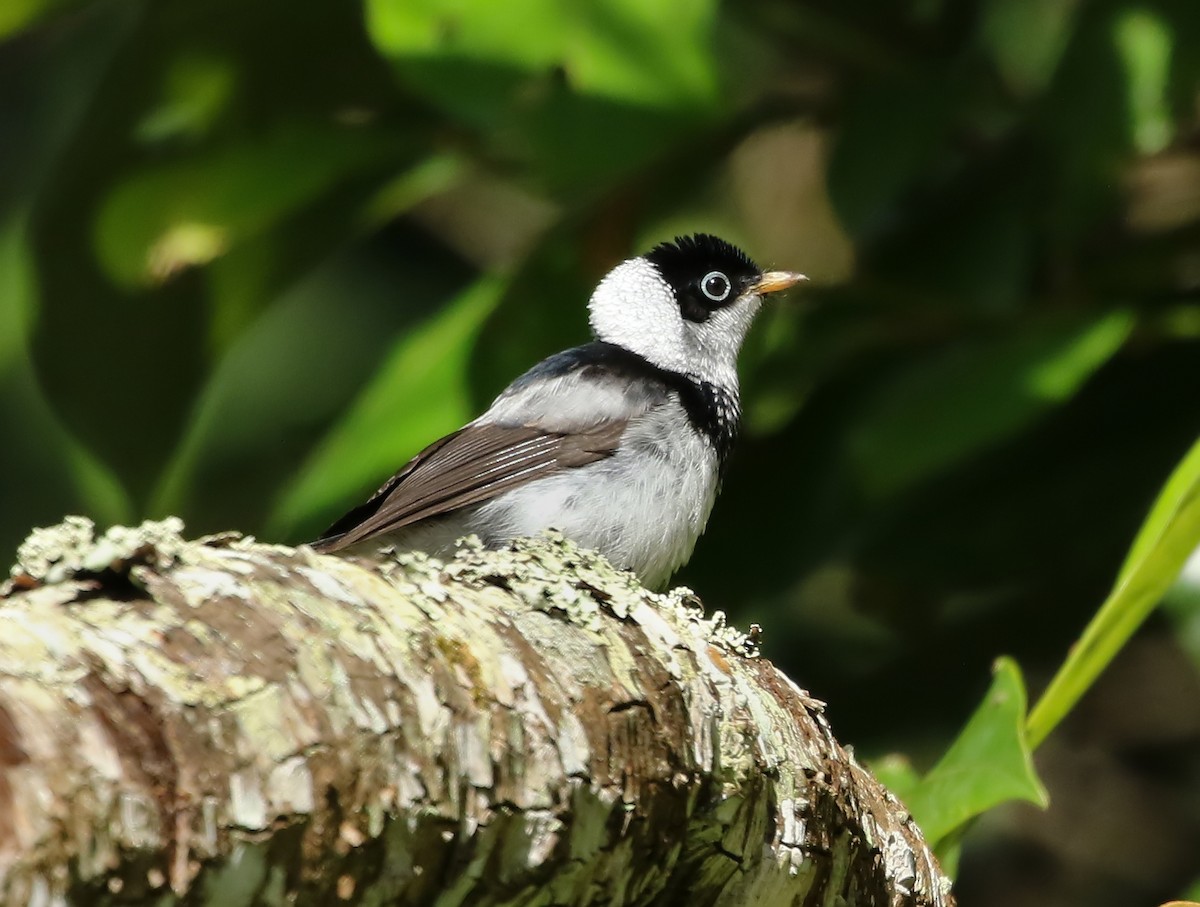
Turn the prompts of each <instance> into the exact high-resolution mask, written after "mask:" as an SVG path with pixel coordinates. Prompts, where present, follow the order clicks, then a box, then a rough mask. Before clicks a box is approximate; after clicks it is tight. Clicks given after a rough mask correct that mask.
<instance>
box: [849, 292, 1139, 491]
mask: <svg viewBox="0 0 1200 907" xmlns="http://www.w3.org/2000/svg"><path fill="white" fill-rule="evenodd" d="M1132 326H1133V316H1132V315H1131V314H1130V313H1129V312H1126V311H1114V312H1109V313H1108V314H1105V315H1102V316H1100V317H1099V318H1096V319H1094V320H1091V321H1086V322H1082V323H1080V322H1075V323H1072V324H1068V325H1041V326H1038V327H1032V326H1031V327H1029V328H1027V329H1026V330H1023V331H1021V332H1020V333H1017V334H1012V335H1009V336H1005V337H1001V338H1000V339H998V340H992V341H988V342H982V343H974V344H971V345H969V346H963V347H958V348H956V349H953V350H951V351H949V352H947V353H944V354H942V355H940V356H936V357H931V358H929V359H928V360H926V361H923V362H920V363H919V364H917V365H915V366H913V367H912V368H910V369H909V370H908V371H907V372H906V373H904V374H902V375H900V376H899V377H898V378H897V379H895V380H894V381H893V382H892V383H890V384H889V385H888V386H887V388H886V389H885V390H883V391H882V392H881V393H880V394H879V395H878V397H877V398H876V400H875V402H874V404H873V405H871V406H869V407H868V409H867V411H866V413H865V414H864V415H863V416H862V417H861V420H860V424H859V427H858V429H857V430H856V431H855V432H853V433H852V435H851V438H850V453H851V458H852V462H853V464H854V467H855V470H856V472H857V473H858V477H859V481H860V484H861V486H862V488H863V489H864V490H865V491H866V492H867V493H868V494H870V495H877V496H883V495H889V494H894V493H896V492H898V491H901V490H903V489H905V488H907V487H909V486H911V485H914V484H916V483H917V482H919V481H921V480H922V479H925V478H926V477H928V476H929V475H931V474H933V473H935V472H937V471H938V470H941V469H945V468H946V467H948V466H951V465H953V464H954V463H955V462H957V461H958V460H961V459H962V458H964V457H966V456H969V455H970V454H973V453H975V452H976V451H979V450H981V449H983V448H985V447H987V446H988V445H989V444H993V443H995V442H996V441H999V440H1000V439H1002V438H1004V437H1006V436H1008V435H1010V434H1012V433H1014V432H1016V431H1018V430H1020V429H1021V428H1023V427H1024V426H1025V425H1027V424H1029V423H1030V422H1031V421H1033V420H1034V419H1035V418H1037V417H1038V416H1039V415H1041V414H1042V413H1044V412H1045V411H1046V410H1048V409H1050V408H1051V407H1053V406H1055V405H1057V404H1060V403H1062V402H1064V401H1066V400H1068V399H1069V398H1070V397H1071V396H1072V395H1073V394H1074V393H1075V392H1076V391H1077V390H1078V389H1079V387H1080V386H1081V385H1082V384H1083V383H1084V381H1086V380H1087V379H1088V378H1089V377H1090V376H1091V375H1092V374H1093V373H1094V372H1095V371H1096V370H1097V369H1098V368H1099V367H1100V366H1101V365H1103V364H1104V363H1105V362H1107V361H1108V359H1109V358H1110V357H1111V356H1112V355H1113V354H1114V353H1115V352H1116V351H1117V350H1118V349H1119V348H1120V346H1121V344H1122V343H1123V342H1124V340H1125V338H1126V337H1127V336H1128V334H1129V331H1130V329H1131V328H1132Z"/></svg>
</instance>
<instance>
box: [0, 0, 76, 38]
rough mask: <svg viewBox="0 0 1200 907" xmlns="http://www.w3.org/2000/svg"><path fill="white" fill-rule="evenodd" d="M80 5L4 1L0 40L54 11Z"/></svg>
mask: <svg viewBox="0 0 1200 907" xmlns="http://www.w3.org/2000/svg"><path fill="white" fill-rule="evenodd" d="M80 5H81V0H4V2H3V3H0V40H2V39H4V38H7V37H9V36H11V35H14V34H16V33H17V32H19V31H21V30H22V29H25V28H28V27H29V26H31V25H33V24H34V23H36V22H37V21H38V19H41V18H43V17H45V16H49V15H51V14H52V13H54V12H56V11H59V10H62V9H65V8H66V7H68V6H80Z"/></svg>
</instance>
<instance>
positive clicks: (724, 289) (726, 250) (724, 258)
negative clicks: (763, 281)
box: [646, 233, 762, 322]
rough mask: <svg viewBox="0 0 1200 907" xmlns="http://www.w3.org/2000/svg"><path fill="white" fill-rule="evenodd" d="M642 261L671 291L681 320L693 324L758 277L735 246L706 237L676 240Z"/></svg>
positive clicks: (658, 248)
mask: <svg viewBox="0 0 1200 907" xmlns="http://www.w3.org/2000/svg"><path fill="white" fill-rule="evenodd" d="M646 258H647V260H649V262H650V263H651V264H653V265H654V267H655V268H657V269H658V273H659V274H661V275H662V276H663V279H664V280H666V282H667V283H669V284H670V285H671V289H673V290H674V291H675V300H676V301H677V302H678V303H679V311H680V312H681V313H682V314H683V317H684V318H687V319H688V320H689V321H696V322H702V321H707V320H708V319H709V317H710V316H711V315H712V313H713V312H715V311H716V310H717V309H720V308H723V307H725V306H727V305H729V304H730V303H732V302H733V301H734V300H736V299H737V298H738V297H739V296H741V295H742V293H743V292H744V291H745V289H746V288H747V287H748V286H750V284H752V283H754V281H755V280H757V279H758V277H759V276H760V275H761V273H762V272H761V271H760V270H759V269H758V265H756V264H755V263H754V262H753V261H752V260H751V258H750V256H749V255H747V254H746V253H745V252H743V251H742V250H741V249H739V248H738V247H737V246H735V245H733V244H732V243H728V242H726V241H725V240H723V239H721V238H720V237H718V236H712V235H711V234H708V233H697V234H695V235H694V236H677V237H675V241H674V242H665V243H660V244H659V245H657V246H655V247H654V248H653V249H651V250H650V251H649V252H648V253H646Z"/></svg>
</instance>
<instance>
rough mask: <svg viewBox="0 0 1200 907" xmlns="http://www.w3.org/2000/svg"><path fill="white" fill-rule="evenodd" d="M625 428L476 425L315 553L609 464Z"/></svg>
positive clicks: (421, 461)
mask: <svg viewBox="0 0 1200 907" xmlns="http://www.w3.org/2000/svg"><path fill="white" fill-rule="evenodd" d="M625 425H626V421H625V420H613V421H609V422H606V423H604V424H602V425H598V426H594V427H592V428H589V429H588V430H586V431H581V432H553V431H546V430H545V429H541V428H537V427H535V426H529V425H501V424H497V423H494V422H484V423H480V422H473V423H471V424H470V425H468V426H466V427H465V428H462V429H460V430H459V431H456V432H454V433H453V434H451V435H447V436H446V437H444V438H442V439H441V440H439V441H436V442H434V443H433V444H431V445H430V446H429V447H427V448H425V449H424V450H423V451H421V452H420V453H419V454H417V455H416V456H415V457H414V458H413V459H412V460H411V461H409V463H408V464H407V465H406V466H405V467H404V468H403V469H401V470H400V471H399V472H398V473H396V474H395V475H394V476H392V478H390V479H389V480H388V481H387V482H386V483H385V484H384V485H383V487H382V488H380V489H379V490H378V491H377V492H376V493H375V494H374V495H373V496H372V497H371V498H370V500H368V501H367V502H366V503H364V504H362V505H360V506H358V507H356V508H354V509H353V510H351V511H350V512H349V513H347V514H346V515H345V516H343V517H342V518H341V519H340V520H338V521H337V522H336V523H334V524H333V525H332V526H330V527H329V528H328V529H327V530H325V532H324V533H322V534H321V537H320V538H318V539H317V540H316V541H315V542H314V543H313V547H314V548H316V549H317V550H318V551H338V550H340V549H342V548H346V547H349V546H351V545H355V544H357V543H359V542H362V541H365V540H367V539H369V538H372V537H373V536H378V535H384V534H386V533H389V532H394V531H395V530H397V529H401V528H403V527H405V526H409V525H411V524H413V523H417V522H419V521H421V520H425V519H429V518H430V517H435V516H440V515H442V514H446V513H450V512H451V511H454V510H458V509H460V508H462V507H467V506H470V505H471V504H478V503H481V502H483V501H486V500H488V499H490V498H494V497H496V496H497V495H500V494H503V493H504V492H505V491H508V490H510V489H512V488H516V487H518V486H520V485H524V484H525V483H526V482H531V481H533V480H534V479H538V478H541V477H543V476H547V475H551V474H553V473H555V472H559V471H561V470H564V469H572V468H577V467H579V466H585V465H587V464H588V463H594V462H596V461H597V460H602V459H604V458H605V457H609V456H612V455H613V454H614V453H615V452H616V449H617V444H618V442H619V441H620V438H621V434H622V433H623V432H624V430H625Z"/></svg>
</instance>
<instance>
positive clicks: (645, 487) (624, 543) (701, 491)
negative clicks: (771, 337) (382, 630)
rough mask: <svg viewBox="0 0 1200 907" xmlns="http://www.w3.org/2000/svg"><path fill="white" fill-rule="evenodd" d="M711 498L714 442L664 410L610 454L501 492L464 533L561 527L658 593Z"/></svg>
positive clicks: (682, 557) (503, 535) (692, 541)
mask: <svg viewBox="0 0 1200 907" xmlns="http://www.w3.org/2000/svg"><path fill="white" fill-rule="evenodd" d="M716 495H717V463H716V454H715V453H714V452H713V449H712V446H711V445H710V444H709V443H708V442H707V441H706V440H704V439H703V438H702V437H701V436H700V435H699V434H697V432H696V431H695V430H694V429H693V428H692V426H691V424H690V423H689V422H688V420H687V415H686V414H685V413H684V411H683V409H682V407H680V406H678V405H670V406H663V407H659V408H656V409H654V410H652V411H651V412H649V413H647V414H646V415H644V416H642V417H640V418H638V419H636V420H634V421H633V422H631V423H630V427H629V428H628V429H627V430H626V433H625V436H624V437H623V438H622V443H621V450H620V451H619V452H618V453H617V454H615V455H614V456H612V457H610V458H608V459H605V460H600V461H598V462H596V463H592V464H590V465H588V466H584V467H582V468H579V469H572V470H569V471H567V472H563V473H559V474H557V475H553V476H550V477H548V478H545V479H540V480H537V481H534V482H530V483H529V484H528V485H523V486H521V487H520V488H516V489H514V490H513V491H510V492H507V493H505V494H503V495H501V496H500V497H498V498H496V499H495V500H493V501H489V502H488V503H486V504H483V505H482V506H480V507H479V508H478V509H477V510H475V511H474V513H473V514H471V515H470V516H469V517H468V518H467V519H466V521H465V522H466V526H465V529H466V531H470V532H476V533H478V534H479V535H480V537H481V538H483V539H484V541H485V543H488V544H497V543H502V542H504V541H507V539H509V538H516V537H520V536H529V535H537V534H538V533H540V532H542V531H544V530H546V529H558V530H560V531H562V532H563V533H564V534H565V535H566V536H567V537H568V538H570V539H572V540H574V541H575V542H577V543H578V544H580V545H584V546H586V547H589V548H595V549H596V550H598V551H600V552H601V553H603V554H604V555H605V556H606V557H608V559H609V560H611V561H612V562H613V563H614V564H615V565H617V566H619V567H623V568H627V569H630V570H633V571H634V572H635V573H637V574H638V576H639V577H640V578H641V580H642V582H643V583H645V584H646V585H647V586H650V587H652V588H658V587H662V586H664V585H666V582H667V580H669V579H670V577H671V574H672V573H674V572H675V570H676V569H678V568H679V567H680V566H681V565H682V564H683V563H684V562H685V561H687V559H688V558H689V557H690V556H691V553H692V550H693V549H694V548H695V546H696V540H697V539H698V538H699V537H700V534H701V533H702V532H703V531H704V526H705V524H706V523H707V522H708V516H709V513H711V512H712V507H713V502H714V501H715V499H716Z"/></svg>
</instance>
